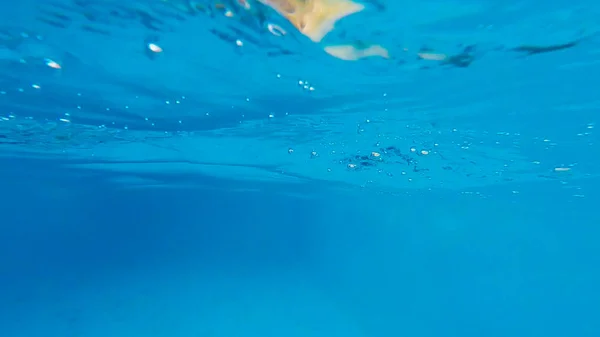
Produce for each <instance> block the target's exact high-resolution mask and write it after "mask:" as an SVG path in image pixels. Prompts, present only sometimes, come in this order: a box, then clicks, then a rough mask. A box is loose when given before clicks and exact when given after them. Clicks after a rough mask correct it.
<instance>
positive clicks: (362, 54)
mask: <svg viewBox="0 0 600 337" xmlns="http://www.w3.org/2000/svg"><path fill="white" fill-rule="evenodd" d="M325 52H326V53H327V54H329V55H331V56H333V57H336V58H338V59H340V60H344V61H357V60H360V59H363V58H366V57H373V56H379V57H383V58H386V59H387V58H390V54H389V52H388V51H387V49H385V48H383V47H382V46H380V45H370V46H368V47H365V48H358V47H356V46H353V45H340V46H327V47H325Z"/></svg>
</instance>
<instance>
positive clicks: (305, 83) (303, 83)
mask: <svg viewBox="0 0 600 337" xmlns="http://www.w3.org/2000/svg"><path fill="white" fill-rule="evenodd" d="M298 85H299V86H301V87H302V88H303V89H304V90H307V91H315V87H313V86H312V85H311V84H310V83H308V81H303V80H299V81H298Z"/></svg>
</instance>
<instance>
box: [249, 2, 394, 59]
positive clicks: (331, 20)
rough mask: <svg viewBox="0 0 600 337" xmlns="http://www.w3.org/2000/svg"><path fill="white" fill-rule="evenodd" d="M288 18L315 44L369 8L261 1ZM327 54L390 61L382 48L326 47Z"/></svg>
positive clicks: (339, 3) (349, 45)
mask: <svg viewBox="0 0 600 337" xmlns="http://www.w3.org/2000/svg"><path fill="white" fill-rule="evenodd" d="M260 1H261V2H262V3H263V4H265V5H267V6H269V7H271V8H273V9H274V10H275V11H277V12H278V13H279V14H281V15H282V16H283V17H284V18H286V19H287V20H288V21H289V22H290V23H291V24H292V25H293V26H294V27H296V29H298V31H299V32H300V33H302V34H303V35H305V36H306V37H308V38H309V39H310V40H311V41H313V42H315V43H320V42H321V40H322V39H323V38H324V37H325V36H326V35H327V34H328V33H330V32H331V31H332V30H333V29H334V28H335V24H336V23H337V22H338V21H339V20H341V19H343V18H345V17H347V16H349V15H352V14H356V13H359V12H361V11H362V10H364V9H365V6H364V5H362V4H360V3H357V2H354V1H351V0H260ZM324 50H325V52H326V53H327V54H329V55H331V56H333V57H336V58H338V59H340V60H344V61H357V60H360V59H362V58H366V57H373V56H379V57H383V58H389V57H390V55H389V52H388V51H387V49H385V48H383V47H382V46H380V45H370V46H365V47H362V46H361V47H357V46H355V45H352V44H347V45H336V46H326V47H324Z"/></svg>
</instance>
